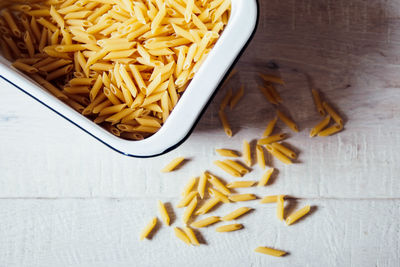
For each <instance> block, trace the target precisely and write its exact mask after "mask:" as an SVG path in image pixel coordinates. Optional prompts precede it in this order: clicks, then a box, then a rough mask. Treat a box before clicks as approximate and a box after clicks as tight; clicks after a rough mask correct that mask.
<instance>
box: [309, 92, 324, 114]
mask: <svg viewBox="0 0 400 267" xmlns="http://www.w3.org/2000/svg"><path fill="white" fill-rule="evenodd" d="M311 92H312V95H313V98H314V104H315V107H316V109H317V111H318V113H319V114H320V115H321V116H325V110H324V108H323V107H322V102H321V96H320V95H319V92H318V91H317V90H316V89H312V90H311Z"/></svg>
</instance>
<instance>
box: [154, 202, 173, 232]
mask: <svg viewBox="0 0 400 267" xmlns="http://www.w3.org/2000/svg"><path fill="white" fill-rule="evenodd" d="M157 207H158V212H159V213H160V215H161V219H162V220H163V221H164V223H165V224H166V225H168V226H169V222H170V218H169V215H168V211H167V209H166V208H165V206H164V203H162V202H161V201H160V200H159V201H158V202H157Z"/></svg>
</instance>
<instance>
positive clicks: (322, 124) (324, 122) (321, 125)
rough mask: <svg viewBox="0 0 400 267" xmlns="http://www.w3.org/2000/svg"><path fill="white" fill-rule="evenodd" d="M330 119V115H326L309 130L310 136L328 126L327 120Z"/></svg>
mask: <svg viewBox="0 0 400 267" xmlns="http://www.w3.org/2000/svg"><path fill="white" fill-rule="evenodd" d="M330 121H331V116H330V115H328V116H326V117H325V118H324V119H323V120H322V121H320V122H319V123H318V124H317V125H315V126H314V128H312V129H311V131H310V137H314V136H316V135H317V134H318V133H319V132H321V131H322V130H323V129H324V128H325V127H326V126H328V124H329V122H330Z"/></svg>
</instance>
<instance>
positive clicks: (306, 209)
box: [286, 205, 311, 225]
mask: <svg viewBox="0 0 400 267" xmlns="http://www.w3.org/2000/svg"><path fill="white" fill-rule="evenodd" d="M310 209H311V208H310V205H307V206H305V207H304V208H301V209H299V210H297V211H295V212H294V213H293V214H291V215H290V216H288V217H287V218H286V225H291V224H293V223H295V222H296V221H298V220H299V219H301V218H302V217H303V216H305V215H306V214H307V213H309V212H310Z"/></svg>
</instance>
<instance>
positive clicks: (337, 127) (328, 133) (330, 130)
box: [318, 124, 343, 136]
mask: <svg viewBox="0 0 400 267" xmlns="http://www.w3.org/2000/svg"><path fill="white" fill-rule="evenodd" d="M342 129H343V125H337V124H335V125H333V126H331V127H328V128H326V129H325V130H323V131H321V132H319V133H318V136H331V135H333V134H335V133H337V132H340V131H341V130H342Z"/></svg>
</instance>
